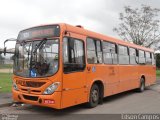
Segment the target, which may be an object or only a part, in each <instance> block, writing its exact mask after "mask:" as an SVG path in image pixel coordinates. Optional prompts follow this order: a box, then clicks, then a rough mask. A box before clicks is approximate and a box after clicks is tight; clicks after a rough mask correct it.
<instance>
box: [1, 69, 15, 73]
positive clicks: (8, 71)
mask: <svg viewBox="0 0 160 120" xmlns="http://www.w3.org/2000/svg"><path fill="white" fill-rule="evenodd" d="M0 73H13V69H0Z"/></svg>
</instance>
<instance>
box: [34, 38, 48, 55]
mask: <svg viewBox="0 0 160 120" xmlns="http://www.w3.org/2000/svg"><path fill="white" fill-rule="evenodd" d="M46 42H47V38H43V40H42V41H41V42H40V43H39V44H38V45H36V47H35V49H34V50H33V53H36V52H37V49H38V48H40V47H41V46H42V45H44V44H45V43H46Z"/></svg>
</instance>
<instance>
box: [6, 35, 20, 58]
mask: <svg viewBox="0 0 160 120" xmlns="http://www.w3.org/2000/svg"><path fill="white" fill-rule="evenodd" d="M8 41H17V39H14V38H10V39H7V40H5V41H4V56H5V55H6V50H7V47H6V42H8Z"/></svg>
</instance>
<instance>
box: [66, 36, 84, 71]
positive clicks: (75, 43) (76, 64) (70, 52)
mask: <svg viewBox="0 0 160 120" xmlns="http://www.w3.org/2000/svg"><path fill="white" fill-rule="evenodd" d="M63 64H64V72H65V73H66V72H73V71H81V70H84V68H85V57H84V42H83V41H82V40H78V39H74V38H64V39H63Z"/></svg>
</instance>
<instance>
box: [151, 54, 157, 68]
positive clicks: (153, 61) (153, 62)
mask: <svg viewBox="0 0 160 120" xmlns="http://www.w3.org/2000/svg"><path fill="white" fill-rule="evenodd" d="M151 54H152V65H155V64H156V62H155V56H154V53H151Z"/></svg>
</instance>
